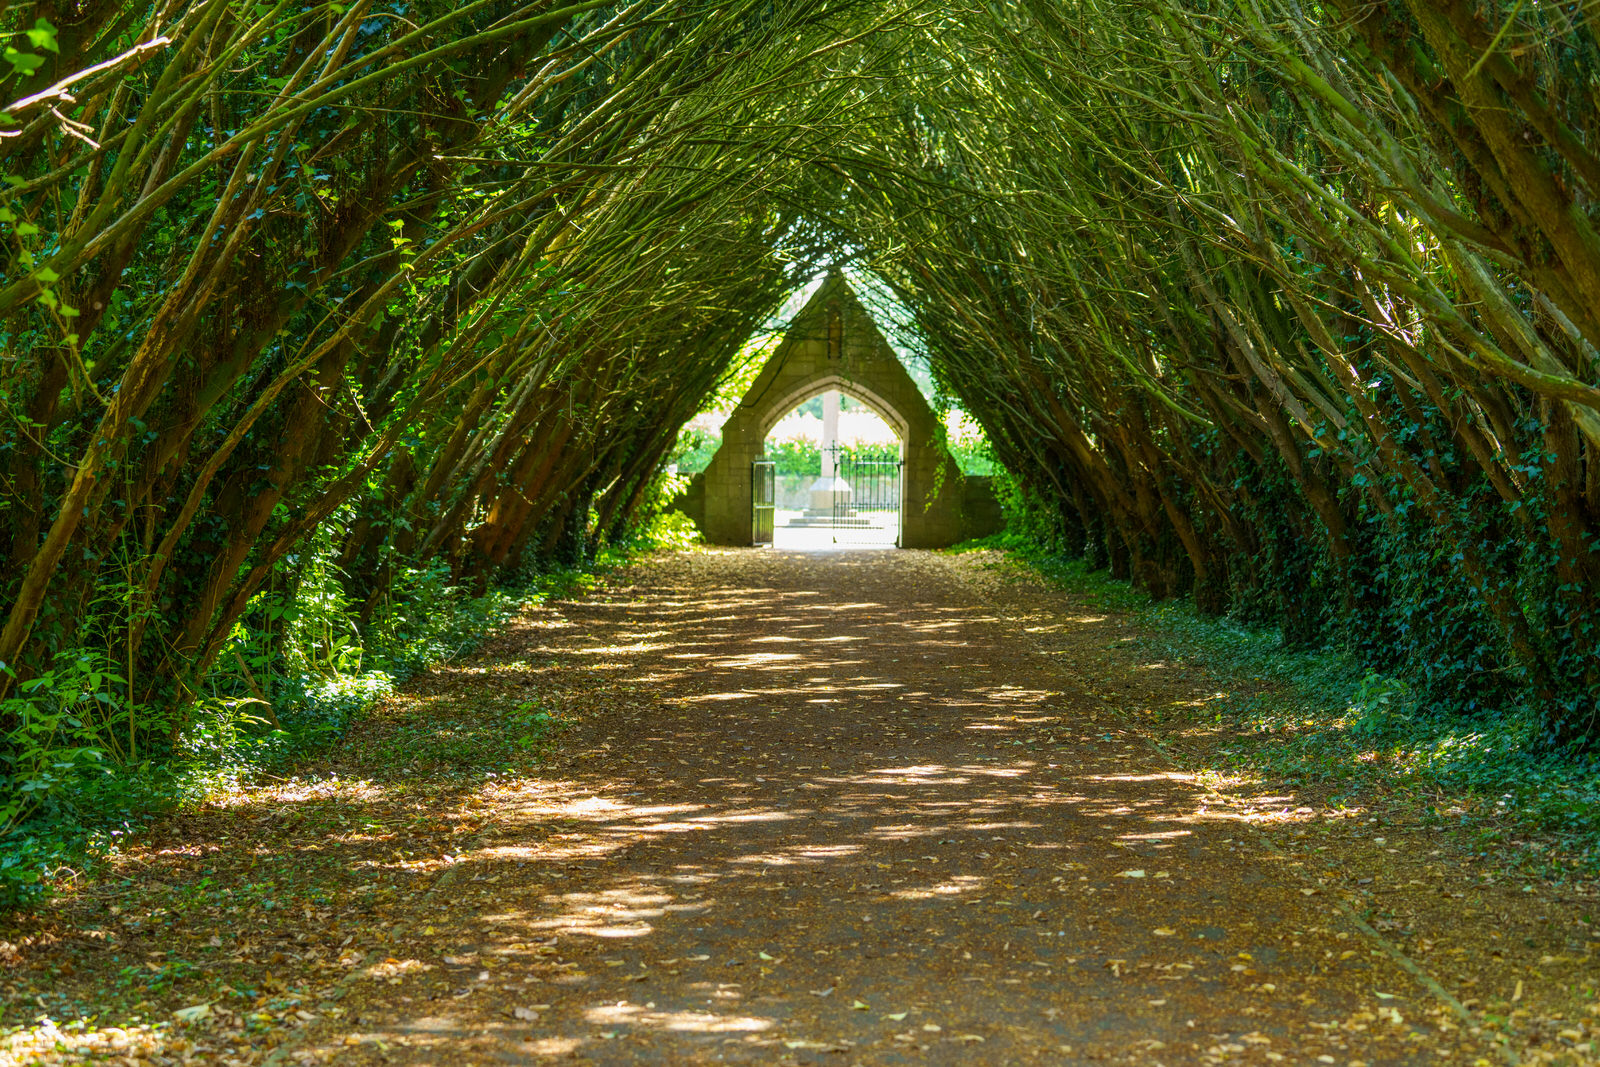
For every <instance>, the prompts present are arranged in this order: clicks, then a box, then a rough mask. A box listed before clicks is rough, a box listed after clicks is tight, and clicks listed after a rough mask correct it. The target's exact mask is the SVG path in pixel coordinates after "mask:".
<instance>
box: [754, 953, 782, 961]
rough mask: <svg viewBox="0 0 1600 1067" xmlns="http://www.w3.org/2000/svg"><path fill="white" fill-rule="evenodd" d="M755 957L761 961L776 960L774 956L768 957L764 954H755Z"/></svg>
mask: <svg viewBox="0 0 1600 1067" xmlns="http://www.w3.org/2000/svg"><path fill="white" fill-rule="evenodd" d="M756 955H757V956H759V957H760V958H761V959H764V960H775V959H777V958H778V957H776V956H769V955H767V954H766V953H765V952H757V953H756Z"/></svg>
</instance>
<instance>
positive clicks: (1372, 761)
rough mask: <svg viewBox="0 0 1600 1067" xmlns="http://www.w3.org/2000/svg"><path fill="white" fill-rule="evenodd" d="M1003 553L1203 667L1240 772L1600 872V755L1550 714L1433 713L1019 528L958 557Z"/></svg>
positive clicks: (1209, 710) (1356, 670) (1158, 651)
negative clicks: (1553, 739) (1559, 730)
mask: <svg viewBox="0 0 1600 1067" xmlns="http://www.w3.org/2000/svg"><path fill="white" fill-rule="evenodd" d="M982 548H992V549H1002V550H1005V551H1007V552H1009V553H1010V555H1011V556H1012V558H1013V559H1015V560H1017V561H1019V562H1020V563H1021V564H1023V565H1025V566H1027V567H1028V568H1030V569H1031V570H1033V571H1034V572H1036V573H1037V574H1039V575H1041V576H1042V577H1044V578H1045V579H1047V580H1048V581H1050V582H1051V583H1052V584H1054V585H1056V586H1058V587H1060V588H1063V589H1066V590H1069V591H1071V592H1073V593H1075V594H1078V595H1082V596H1086V597H1088V598H1090V599H1091V601H1092V602H1094V603H1095V604H1097V605H1098V606H1100V607H1101V608H1104V609H1110V610H1116V611H1119V612H1125V613H1127V614H1129V615H1131V616H1132V618H1133V620H1134V621H1136V622H1137V623H1138V624H1139V626H1140V629H1141V630H1143V631H1144V633H1145V635H1146V636H1144V637H1142V638H1141V639H1140V643H1141V645H1142V647H1141V648H1139V649H1138V651H1139V652H1140V653H1141V654H1143V655H1146V656H1151V657H1155V658H1159V659H1163V660H1167V661H1169V662H1177V663H1181V664H1183V665H1185V666H1187V667H1190V668H1193V669H1198V670H1200V671H1202V672H1203V673H1204V674H1205V675H1206V676H1207V677H1208V678H1209V679H1210V680H1211V681H1212V682H1214V684H1215V687H1216V688H1215V690H1214V691H1215V693H1216V694H1217V695H1216V697H1215V698H1214V699H1213V700H1211V701H1210V702H1208V703H1207V704H1206V706H1205V709H1204V714H1205V715H1206V716H1208V717H1209V719H1210V721H1211V722H1212V723H1213V724H1214V725H1216V726H1218V727H1221V728H1222V729H1223V731H1224V733H1225V734H1226V735H1227V736H1228V737H1229V738H1230V739H1229V740H1228V741H1227V742H1225V743H1224V745H1223V747H1222V748H1221V749H1220V753H1221V755H1222V756H1223V757H1224V758H1225V759H1226V760H1227V761H1228V766H1227V768H1226V769H1227V770H1229V771H1233V772H1243V773H1247V774H1251V775H1257V776H1261V777H1266V778H1271V779H1272V780H1274V781H1280V782H1283V783H1285V784H1287V785H1292V786H1300V787H1305V786H1312V787H1315V788H1317V790H1318V791H1319V792H1322V793H1325V794H1327V795H1328V797H1329V799H1330V801H1331V802H1332V803H1334V804H1336V805H1337V804H1340V803H1349V804H1351V805H1355V804H1357V803H1360V802H1361V800H1362V798H1370V797H1373V796H1375V795H1389V796H1401V795H1403V796H1405V797H1409V798H1410V799H1411V800H1413V801H1415V802H1416V803H1417V804H1418V805H1419V806H1420V808H1421V810H1422V812H1423V818H1424V819H1425V820H1427V821H1429V822H1432V823H1434V824H1435V825H1453V826H1458V827H1462V828H1465V829H1466V830H1468V831H1469V833H1470V840H1471V841H1473V842H1474V843H1475V845H1476V846H1478V847H1481V848H1482V849H1484V850H1485V851H1486V852H1487V851H1490V850H1493V849H1495V848H1497V847H1498V846H1500V845H1502V844H1506V843H1509V842H1511V841H1512V840H1513V839H1514V838H1516V837H1518V836H1519V835H1523V834H1528V833H1539V834H1541V835H1548V836H1550V837H1553V838H1554V839H1555V842H1554V847H1553V848H1552V849H1547V850H1545V851H1546V853H1547V854H1548V856H1549V858H1551V859H1552V860H1553V859H1555V858H1556V857H1557V856H1559V857H1561V858H1564V860H1565V863H1563V864H1562V866H1565V867H1569V868H1573V869H1577V870H1580V871H1585V872H1587V873H1590V874H1593V873H1596V872H1600V757H1597V756H1595V755H1592V754H1591V755H1582V754H1576V753H1572V752H1561V751H1551V750H1550V749H1548V748H1541V747H1540V746H1539V744H1538V743H1537V742H1538V739H1539V731H1540V726H1539V722H1538V719H1537V716H1536V714H1535V713H1534V712H1533V711H1532V710H1531V709H1528V708H1524V707H1516V706H1513V707H1505V708H1500V709H1496V710H1493V711H1486V712H1484V713H1482V714H1479V715H1477V716H1473V717H1470V718H1468V717H1463V716H1462V715H1461V714H1460V711H1459V709H1457V708H1450V709H1448V710H1445V709H1438V708H1433V707H1430V706H1429V705H1428V704H1427V703H1426V701H1425V700H1424V699H1422V698H1421V697H1420V696H1419V687H1418V686H1416V685H1414V684H1413V683H1411V682H1409V681H1407V680H1406V679H1404V678H1402V677H1396V676H1393V675H1387V674H1381V673H1378V672H1375V671H1371V670H1367V669H1365V668H1364V667H1363V666H1362V665H1361V664H1360V663H1359V662H1358V661H1357V659H1356V657H1354V656H1353V655H1351V654H1349V653H1347V652H1345V651H1343V650H1341V649H1339V648H1337V647H1333V646H1325V647H1322V648H1318V649H1309V650H1294V649H1290V648H1286V647H1285V645H1284V641H1283V638H1282V636H1281V634H1280V633H1279V632H1278V631H1277V630H1268V629H1263V628H1258V627H1253V626H1247V625H1244V624H1241V623H1240V622H1238V621H1237V620H1234V619H1230V618H1227V617H1223V618H1205V617H1202V616H1200V615H1199V614H1198V613H1197V612H1196V611H1195V608H1194V605H1193V603H1192V602H1190V601H1188V600H1168V601H1164V602H1160V603H1153V602H1152V601H1151V600H1150V598H1149V597H1148V596H1146V595H1145V594H1143V593H1141V592H1139V591H1137V590H1135V589H1134V588H1133V587H1132V586H1131V585H1129V583H1127V582H1123V581H1117V580H1114V579H1112V578H1111V577H1110V576H1109V574H1107V573H1106V572H1105V571H1103V570H1102V571H1093V570H1090V569H1089V567H1088V566H1087V564H1086V563H1085V562H1084V561H1083V560H1081V559H1071V558H1067V557H1065V556H1062V555H1059V554H1057V553H1054V552H1051V551H1049V550H1048V549H1045V548H1041V547H1040V546H1039V544H1038V542H1037V541H1035V540H1034V539H1032V538H1030V537H1029V536H1027V535H1025V534H1018V533H1015V532H1008V533H1002V534H997V535H994V536H993V537H989V538H985V539H983V540H981V541H972V542H967V543H966V544H963V545H960V546H957V548H956V549H955V551H971V550H975V549H982Z"/></svg>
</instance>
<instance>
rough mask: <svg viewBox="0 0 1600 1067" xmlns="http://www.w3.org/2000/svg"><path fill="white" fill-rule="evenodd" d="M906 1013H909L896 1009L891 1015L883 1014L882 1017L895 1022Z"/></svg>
mask: <svg viewBox="0 0 1600 1067" xmlns="http://www.w3.org/2000/svg"><path fill="white" fill-rule="evenodd" d="M908 1014H910V1013H909V1012H903V1011H897V1012H895V1013H894V1014H893V1015H885V1016H884V1018H885V1019H893V1020H894V1021H895V1022H899V1021H900V1020H901V1019H904V1018H905V1017H906V1016H907V1015H908Z"/></svg>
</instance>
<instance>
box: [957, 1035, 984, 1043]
mask: <svg viewBox="0 0 1600 1067" xmlns="http://www.w3.org/2000/svg"><path fill="white" fill-rule="evenodd" d="M955 1039H956V1040H957V1041H965V1042H967V1043H968V1044H971V1043H972V1042H974V1041H984V1040H987V1039H986V1038H985V1037H984V1036H983V1035H982V1034H957V1035H956V1037H955Z"/></svg>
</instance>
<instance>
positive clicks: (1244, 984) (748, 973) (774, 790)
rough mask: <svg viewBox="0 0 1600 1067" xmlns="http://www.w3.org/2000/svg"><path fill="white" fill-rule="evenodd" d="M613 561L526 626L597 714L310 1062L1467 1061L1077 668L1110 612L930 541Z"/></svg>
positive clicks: (506, 788) (527, 655) (360, 986)
mask: <svg viewBox="0 0 1600 1067" xmlns="http://www.w3.org/2000/svg"><path fill="white" fill-rule="evenodd" d="M631 579H632V584H628V583H627V582H625V581H624V582H616V583H613V586H612V588H611V589H610V590H609V591H608V592H607V593H606V594H605V595H603V596H598V597H595V598H593V599H590V600H585V601H581V602H575V603H571V604H567V605H563V606H562V608H561V614H562V617H563V619H564V620H565V622H566V623H567V624H569V625H563V626H548V625H547V626H544V627H541V628H539V629H530V630H528V631H526V633H525V639H526V647H523V648H519V649H517V650H516V654H517V655H518V656H520V657H522V658H523V659H525V660H526V661H528V662H529V663H550V664H552V665H553V666H552V667H551V668H550V669H552V670H555V671H556V672H557V673H563V672H566V673H573V674H577V675H579V676H580V677H587V678H588V679H590V680H589V681H588V682H586V683H584V685H583V686H580V687H579V688H580V689H582V690H583V691H582V692H580V693H579V694H578V695H577V696H576V697H575V698H574V700H575V703H574V710H575V711H576V712H577V713H578V716H579V720H580V723H581V725H580V726H578V727H577V728H576V729H575V730H574V731H573V733H572V734H571V735H569V736H568V737H567V738H566V739H565V741H564V744H563V753H562V755H561V756H559V757H558V759H557V761H556V765H555V766H552V767H551V768H550V769H549V773H548V774H547V775H546V776H543V777H540V778H537V779H535V778H527V779H513V780H509V781H505V782H502V783H500V784H498V785H496V786H495V787H494V788H493V789H492V791H491V792H492V793H493V797H492V805H491V806H492V815H491V816H490V817H489V818H488V820H487V821H486V822H485V823H484V824H483V825H482V826H481V827H480V829H479V830H478V832H477V834H476V835H475V836H474V837H473V838H472V839H471V840H470V842H468V843H466V844H464V845H461V846H459V847H458V848H457V850H456V853H455V855H454V857H453V858H452V860H451V863H450V867H449V871H448V873H447V874H446V875H445V876H444V881H443V884H442V885H441V886H440V887H439V888H438V889H436V890H435V892H434V893H433V895H432V896H431V898H430V900H429V903H428V907H427V911H426V914H423V915H419V916H417V917H415V918H414V919H413V920H412V921H411V922H409V923H408V924H407V925H406V926H405V927H403V928H402V929H401V930H400V931H399V932H398V933H397V934H396V935H395V937H394V939H393V941H392V943H391V944H390V946H389V947H388V948H387V949H386V950H385V951H386V952H387V953H388V955H387V956H386V957H385V960H384V961H383V962H376V961H373V962H372V963H371V964H370V965H368V966H367V967H366V968H365V969H364V970H363V971H362V972H361V973H360V975H359V976H358V977H357V978H356V979H355V980H354V981H353V982H351V983H350V985H349V990H348V993H347V994H346V995H345V996H344V998H343V1000H342V1001H341V1007H340V1009H339V1014H337V1015H336V1016H335V1017H333V1018H330V1019H327V1020H325V1021H323V1022H319V1023H318V1024H315V1025H314V1026H313V1027H312V1028H311V1031H310V1034H309V1035H308V1038H309V1039H308V1040H307V1041H306V1042H305V1043H304V1044H303V1045H301V1046H300V1047H299V1048H297V1049H296V1051H295V1053H294V1054H295V1055H296V1056H298V1057H300V1058H302V1059H307V1060H313V1059H322V1058H326V1057H337V1058H339V1059H340V1060H341V1061H350V1062H357V1061H363V1060H368V1059H370V1060H373V1061H374V1062H376V1061H380V1060H381V1061H385V1062H417V1063H423V1062H435V1063H437V1062H452V1063H465V1062H538V1061H541V1060H543V1059H545V1058H547V1057H569V1058H570V1057H574V1056H575V1057H577V1059H578V1060H579V1061H583V1062H596V1063H627V1062H638V1061H643V1062H659V1063H690V1062H718V1061H745V1062H760V1063H777V1062H823V1061H825V1060H826V1061H828V1062H862V1063H901V1062H906V1063H920V1062H952V1063H954V1062H962V1063H975V1062H977V1063H994V1064H1001V1063H1034V1062H1039V1063H1047V1062H1048V1063H1057V1062H1079V1061H1090V1060H1094V1061H1114V1062H1128V1063H1157V1062H1160V1063H1174V1064H1175V1063H1191V1062H1192V1063H1200V1062H1224V1061H1226V1062H1235V1061H1240V1062H1262V1063H1266V1062H1293V1063H1309V1062H1337V1063H1341V1064H1345V1063H1350V1062H1362V1063H1368V1064H1376V1063H1383V1062H1388V1063H1399V1062H1418V1061H1419V1060H1423V1059H1426V1058H1427V1057H1429V1056H1430V1055H1433V1054H1435V1053H1436V1052H1437V1053H1440V1054H1444V1055H1447V1056H1451V1057H1454V1056H1456V1055H1460V1054H1461V1052H1462V1050H1461V1049H1458V1048H1457V1047H1456V1044H1455V1041H1456V1039H1457V1038H1459V1037H1460V1032H1459V1031H1457V1030H1454V1029H1453V1028H1451V1027H1450V1024H1449V1022H1448V1020H1444V1019H1443V1018H1442V1017H1441V1016H1440V1015H1439V1013H1438V1012H1437V1011H1435V1010H1433V1008H1432V1005H1430V1004H1429V1003H1427V1002H1426V999H1425V998H1423V997H1421V995H1420V994H1419V992H1418V990H1417V988H1416V986H1415V985H1414V983H1412V982H1411V981H1410V979H1409V978H1408V977H1407V976H1406V975H1405V974H1403V973H1402V972H1401V971H1400V970H1399V969H1398V968H1397V967H1396V966H1395V965H1394V964H1393V963H1392V962H1391V961H1390V960H1389V959H1388V958H1387V957H1383V956H1381V955H1378V954H1375V951H1374V950H1371V949H1370V947H1369V946H1368V945H1366V944H1364V943H1359V939H1358V938H1357V939H1353V938H1354V934H1353V931H1352V929H1351V928H1350V927H1349V926H1348V925H1346V924H1344V923H1343V922H1342V920H1341V918H1340V915H1339V914H1338V912H1337V910H1336V909H1331V908H1330V906H1329V903H1328V901H1327V900H1326V899H1325V898H1324V897H1322V896H1321V895H1320V892H1319V891H1318V890H1317V889H1316V888H1314V883H1310V882H1307V881H1306V880H1305V879H1304V878H1303V876H1302V875H1301V874H1299V873H1296V872H1295V871H1294V870H1291V869H1289V868H1290V866H1291V864H1290V862H1289V861H1288V860H1287V859H1286V857H1285V856H1284V855H1283V854H1282V853H1279V852H1276V851H1273V850H1270V849H1265V848H1262V847H1260V846H1258V845H1256V844H1253V843H1251V842H1250V841H1247V840H1245V839H1244V838H1243V837H1239V836H1236V835H1238V834H1239V833H1240V832H1241V830H1240V825H1239V819H1240V818H1241V813H1240V812H1239V811H1237V810H1234V809H1231V808H1226V807H1225V806H1219V805H1218V804H1217V803H1216V801H1215V796H1214V794H1212V793H1211V792H1210V791H1209V790H1208V789H1207V787H1206V786H1205V785H1204V784H1202V783H1200V782H1197V781H1196V780H1194V778H1193V777H1192V776H1190V775H1188V774H1185V773H1182V772H1181V771H1180V770H1178V769H1176V768H1174V767H1173V766H1172V765H1171V764H1170V762H1169V761H1168V760H1167V759H1166V758H1165V757H1163V756H1162V755H1161V754H1160V752H1158V751H1157V750H1155V749H1154V748H1152V747H1151V746H1150V745H1148V744H1147V743H1145V741H1144V740H1143V739H1142V737H1141V736H1140V735H1138V734H1137V733H1134V732H1132V731H1130V730H1129V729H1128V728H1127V727H1126V725H1125V724H1124V722H1123V721H1122V720H1121V719H1120V718H1118V717H1117V716H1116V715H1115V714H1113V713H1111V712H1109V711H1108V710H1107V709H1106V707H1105V706H1104V704H1103V703H1102V702H1101V701H1099V700H1097V699H1095V698H1093V697H1091V696H1089V695H1088V693H1089V692H1093V691H1094V689H1095V688H1096V686H1097V684H1098V680H1096V679H1091V678H1085V677H1079V676H1076V675H1075V674H1074V670H1073V662H1072V659H1071V655H1070V653H1071V649H1072V644H1073V642H1084V643H1086V644H1085V647H1087V645H1088V644H1095V643H1097V644H1098V645H1099V646H1101V647H1103V646H1104V645H1105V644H1106V643H1107V642H1108V641H1109V640H1114V639H1115V638H1116V636H1117V634H1116V631H1115V626H1116V622H1115V620H1113V619H1109V618H1107V617H1106V616H1100V615H1091V614H1078V615H1068V616H1065V617H1060V618H1057V619H1055V620H1053V622H1052V624H1051V625H1050V626H1048V627H1037V626H1035V627H1032V629H1034V630H1035V631H1036V632H1034V633H1028V632H1025V630H1024V627H1023V626H1021V625H1019V624H1018V623H1016V622H1013V621H1009V620H1007V619H1006V618H1003V617H1002V616H1001V615H1000V614H998V613H997V612H996V611H995V610H994V609H993V607H992V606H986V605H985V604H984V603H983V602H982V601H981V600H980V598H979V595H978V590H977V588H976V587H975V586H973V585H972V584H970V583H969V582H968V581H966V580H965V579H964V578H963V571H962V568H961V566H960V564H959V562H958V561H953V560H951V559H950V558H948V557H940V556H934V555H928V554H921V553H909V552H908V553H870V554H869V553H861V554H850V553H830V554H785V553H775V552H770V551H768V552H720V553H715V554H713V553H701V554H695V555H691V556H685V557H674V558H671V559H668V560H664V561H655V562H652V563H650V564H647V565H645V566H642V567H640V568H638V569H636V570H635V571H634V572H632V575H631ZM1043 641H1048V642H1050V644H1049V647H1048V648H1046V647H1044V646H1043V645H1041V644H1039V642H1043ZM1045 653H1049V654H1048V655H1046V654H1045ZM1062 653H1065V654H1062ZM1255 799H1256V805H1257V808H1259V809H1262V810H1266V809H1268V808H1273V806H1274V805H1276V807H1277V808H1281V809H1282V810H1281V811H1277V810H1276V809H1275V808H1273V810H1274V814H1275V815H1276V817H1277V818H1279V819H1280V820H1281V821H1282V823H1283V824H1284V825H1285V826H1286V827H1287V826H1292V824H1293V823H1294V822H1295V821H1296V820H1297V819H1303V818H1307V817H1309V815H1310V812H1309V809H1304V810H1302V811H1301V812H1300V813H1298V814H1297V813H1296V811H1295V808H1294V806H1295V801H1294V800H1293V798H1292V797H1287V796H1285V797H1258V798H1255ZM1252 810H1254V809H1252ZM1294 866H1298V865H1294ZM1353 950H1355V951H1353ZM1441 1022H1442V1023H1443V1025H1442V1026H1441V1025H1440V1023H1441ZM1474 1047H1475V1045H1474ZM1480 1051H1481V1050H1480ZM832 1054H842V1055H843V1060H842V1061H841V1060H839V1059H837V1058H836V1057H834V1056H833V1055H832ZM1476 1054H1479V1053H1478V1052H1475V1053H1474V1055H1476ZM1321 1057H1332V1058H1330V1059H1321ZM1470 1059H1471V1057H1468V1062H1470Z"/></svg>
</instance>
